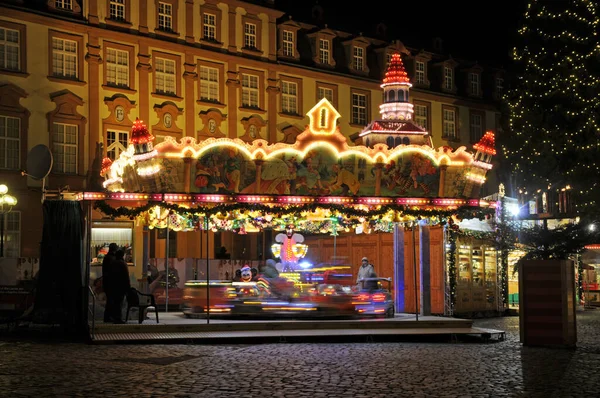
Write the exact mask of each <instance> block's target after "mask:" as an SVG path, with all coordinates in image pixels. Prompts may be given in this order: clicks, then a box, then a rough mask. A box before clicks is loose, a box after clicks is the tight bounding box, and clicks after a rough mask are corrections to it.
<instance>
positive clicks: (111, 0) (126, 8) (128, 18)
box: [106, 0, 131, 23]
mask: <svg viewBox="0 0 600 398" xmlns="http://www.w3.org/2000/svg"><path fill="white" fill-rule="evenodd" d="M118 1H121V0H106V19H107V20H109V21H112V22H119V23H130V21H131V16H130V13H131V10H130V8H131V7H130V4H129V0H122V1H123V3H118ZM113 3H114V4H117V5H118V4H122V6H123V18H122V19H121V18H113V16H112V15H111V7H110V6H111V5H112V4H113ZM115 8H117V7H116V6H115Z"/></svg>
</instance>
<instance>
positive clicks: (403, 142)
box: [402, 137, 410, 145]
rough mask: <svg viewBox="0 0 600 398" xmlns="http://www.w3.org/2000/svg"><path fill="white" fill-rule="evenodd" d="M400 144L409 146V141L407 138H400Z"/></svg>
mask: <svg viewBox="0 0 600 398" xmlns="http://www.w3.org/2000/svg"><path fill="white" fill-rule="evenodd" d="M402 144H404V145H410V139H409V138H408V137H404V138H402Z"/></svg>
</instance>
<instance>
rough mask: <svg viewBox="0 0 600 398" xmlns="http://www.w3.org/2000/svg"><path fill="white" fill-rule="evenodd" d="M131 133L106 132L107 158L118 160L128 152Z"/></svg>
mask: <svg viewBox="0 0 600 398" xmlns="http://www.w3.org/2000/svg"><path fill="white" fill-rule="evenodd" d="M128 142H129V133H128V132H123V131H107V132H106V156H107V157H109V158H110V159H111V160H115V159H118V158H119V156H120V155H121V153H122V152H125V151H126V150H127V145H128Z"/></svg>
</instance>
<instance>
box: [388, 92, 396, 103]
mask: <svg viewBox="0 0 600 398" xmlns="http://www.w3.org/2000/svg"><path fill="white" fill-rule="evenodd" d="M388 95H389V101H388V102H394V101H396V93H395V92H394V91H393V90H391V91H388Z"/></svg>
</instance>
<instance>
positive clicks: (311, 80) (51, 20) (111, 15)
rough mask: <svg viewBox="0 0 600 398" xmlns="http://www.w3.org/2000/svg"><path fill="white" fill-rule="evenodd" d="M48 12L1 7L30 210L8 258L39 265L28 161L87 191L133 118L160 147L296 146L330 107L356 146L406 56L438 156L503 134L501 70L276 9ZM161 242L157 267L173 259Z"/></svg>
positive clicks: (0, 84)
mask: <svg viewBox="0 0 600 398" xmlns="http://www.w3.org/2000/svg"><path fill="white" fill-rule="evenodd" d="M38 3H40V6H39V9H32V8H31V7H32V6H31V5H28V4H27V3H26V2H23V1H20V0H13V1H9V0H7V1H3V2H2V3H0V12H1V15H0V50H3V52H2V55H1V56H0V132H2V133H3V134H0V183H5V184H6V185H8V187H9V190H10V193H11V194H12V195H13V196H15V197H17V199H18V201H19V203H18V205H17V206H16V207H15V208H14V209H13V211H12V212H11V213H9V215H7V217H6V221H5V255H6V256H11V257H39V242H40V240H41V230H42V211H41V205H40V201H41V198H42V193H41V183H40V181H36V180H34V179H32V178H29V177H26V176H22V173H21V170H26V168H27V167H26V162H27V152H28V150H29V149H31V148H32V147H34V146H35V145H38V144H44V145H47V146H48V147H49V148H50V149H51V151H52V152H53V156H54V165H53V169H52V172H51V173H50V175H49V177H48V179H47V180H46V188H47V189H48V190H49V194H58V191H60V190H64V189H68V190H70V191H77V190H84V189H86V188H87V189H90V187H89V186H88V183H89V181H91V179H90V176H91V174H93V172H92V165H93V162H94V159H97V158H98V154H97V151H98V150H99V149H100V148H99V147H98V145H97V144H98V143H101V144H102V148H101V150H102V153H101V156H102V157H104V156H108V157H111V158H113V159H114V158H115V157H118V156H119V153H120V152H121V151H123V150H125V148H126V147H127V144H128V139H129V131H130V128H131V126H132V123H133V121H134V120H135V119H136V118H140V119H141V120H143V121H144V122H145V123H146V124H147V126H148V127H149V129H150V131H151V132H152V134H153V135H154V136H156V137H157V142H161V140H163V139H164V137H166V136H171V137H174V138H176V139H179V138H182V137H193V138H194V139H196V140H202V139H205V138H208V137H229V138H240V139H242V140H245V141H252V140H254V139H259V138H263V139H266V140H268V141H270V142H288V143H292V142H294V140H295V137H296V135H298V134H299V133H300V132H302V131H303V130H304V128H305V126H306V124H307V123H308V117H306V115H305V113H306V112H307V111H308V110H309V109H310V108H311V107H312V106H313V105H314V104H315V103H316V102H317V101H318V100H319V99H320V98H322V97H327V98H328V99H329V100H330V101H331V102H332V103H333V104H334V106H335V107H336V108H337V110H338V111H339V112H340V114H341V115H342V117H341V121H340V124H339V126H340V130H341V131H342V133H343V134H344V135H346V136H347V137H348V138H349V140H350V139H351V138H350V137H352V136H353V135H355V134H356V133H358V132H360V131H361V130H362V129H363V128H364V126H365V125H367V124H368V123H369V121H370V120H372V119H374V118H377V117H378V113H379V105H380V104H381V102H382V89H381V87H380V84H381V76H382V75H383V73H384V71H385V67H386V65H387V62H388V60H389V57H390V56H391V55H392V54H393V53H394V52H400V53H401V54H402V57H403V59H404V62H405V65H406V67H407V71H408V73H409V76H410V77H411V81H412V82H413V87H412V89H411V101H412V102H413V104H414V106H415V122H417V124H419V125H421V126H422V127H424V128H425V129H426V130H428V131H429V132H430V134H431V136H432V139H433V142H434V145H435V146H436V147H437V146H442V145H448V146H452V147H458V146H462V145H464V146H468V147H470V145H471V144H472V143H474V142H477V141H478V140H479V138H481V136H482V135H483V133H484V132H485V131H486V130H497V129H498V127H499V111H498V107H497V104H496V102H495V99H497V98H499V96H500V95H501V93H502V86H503V77H502V71H501V70H498V69H491V68H484V67H482V66H480V65H478V64H477V63H475V62H469V61H464V60H459V59H453V58H451V57H448V56H445V55H444V54H442V53H437V52H427V51H422V50H416V49H412V48H410V47H407V46H405V45H404V44H403V43H401V42H399V41H393V42H385V41H382V40H379V39H375V38H369V37H363V36H362V35H357V34H354V33H351V32H341V31H337V30H334V29H332V28H327V27H324V28H323V27H318V26H316V25H312V24H309V23H304V22H296V21H294V20H292V19H291V18H289V17H287V16H286V15H284V14H283V13H282V12H281V11H278V10H277V9H275V8H274V7H271V6H269V4H268V2H267V3H265V4H267V5H266V6H265V5H256V4H255V3H252V2H246V1H240V0H231V1H229V0H228V1H219V0H148V1H145V0H88V1H85V2H82V1H78V0H48V1H46V2H38ZM2 57H4V58H3V59H2ZM94 172H96V171H94ZM484 194H485V192H484ZM482 196H483V195H482ZM135 231H136V232H135V234H136V236H135V237H134V239H135V240H137V241H141V240H142V232H141V229H140V228H137V229H135ZM162 242H163V244H162V245H163V246H162V247H163V248H162V249H161V246H160V244H158V245H157V246H156V248H153V249H152V250H153V251H154V253H153V254H154V255H155V256H156V257H159V256H164V240H163V241H162ZM198 242H200V237H199V236H197V234H194V233H189V234H187V235H186V236H185V237H182V238H181V239H178V244H177V256H178V257H190V256H191V257H193V256H194V255H197V256H199V250H200V249H199V248H198V247H197V246H198ZM141 246H142V245H141V244H140V245H136V248H135V251H136V257H138V256H141V250H142V248H141ZM211 250H212V248H211Z"/></svg>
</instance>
